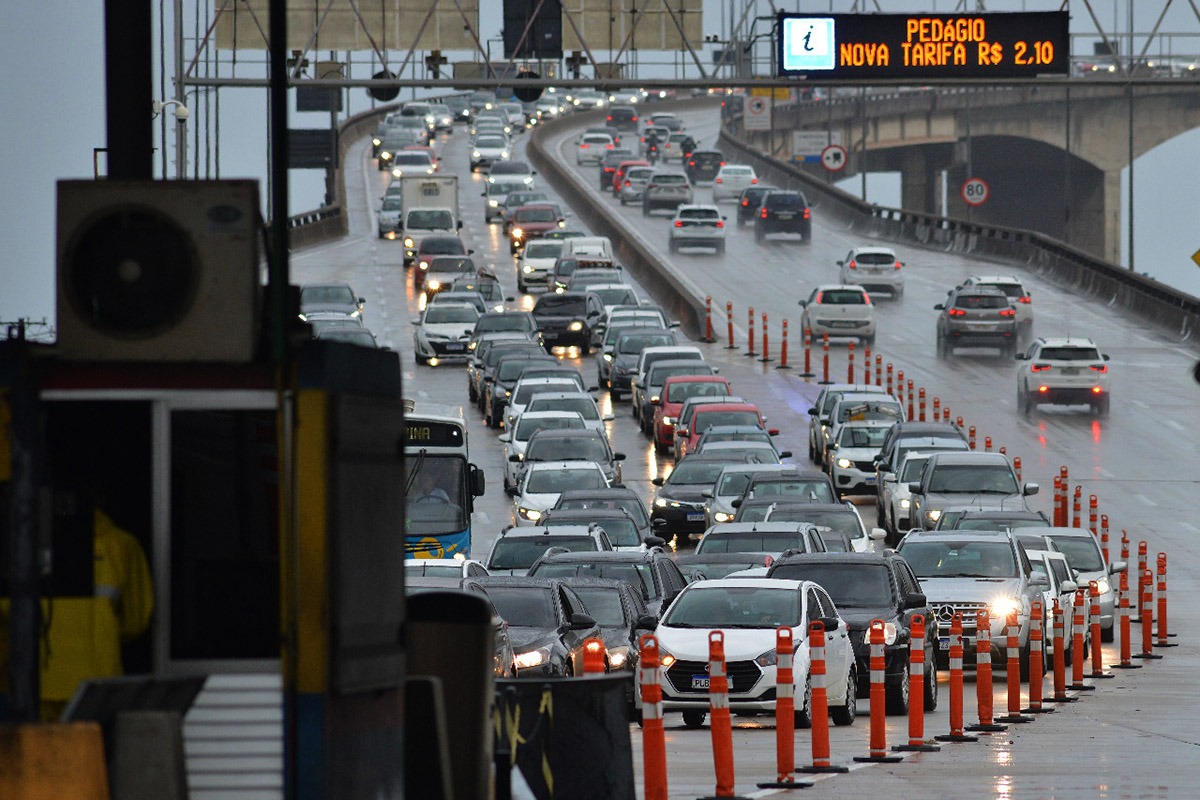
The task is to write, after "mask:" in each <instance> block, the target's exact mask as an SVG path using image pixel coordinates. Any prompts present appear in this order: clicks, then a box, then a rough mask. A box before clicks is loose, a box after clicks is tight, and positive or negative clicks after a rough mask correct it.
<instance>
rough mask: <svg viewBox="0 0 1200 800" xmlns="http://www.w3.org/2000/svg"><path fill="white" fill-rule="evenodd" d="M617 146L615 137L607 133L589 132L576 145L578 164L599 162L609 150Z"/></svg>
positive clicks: (576, 161) (576, 160)
mask: <svg viewBox="0 0 1200 800" xmlns="http://www.w3.org/2000/svg"><path fill="white" fill-rule="evenodd" d="M614 147H616V143H615V142H613V138H612V137H611V136H609V135H608V134H605V133H589V134H587V135H586V136H584V137H583V138H582V139H580V140H579V144H577V145H575V163H576V164H599V163H600V162H601V161H603V160H604V156H605V155H606V154H607V153H608V151H609V150H612V149H613V148H614Z"/></svg>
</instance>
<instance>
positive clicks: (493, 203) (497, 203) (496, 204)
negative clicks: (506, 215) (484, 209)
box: [488, 200, 500, 208]
mask: <svg viewBox="0 0 1200 800" xmlns="http://www.w3.org/2000/svg"><path fill="white" fill-rule="evenodd" d="M488 205H489V206H491V207H492V208H499V207H500V201H499V200H488Z"/></svg>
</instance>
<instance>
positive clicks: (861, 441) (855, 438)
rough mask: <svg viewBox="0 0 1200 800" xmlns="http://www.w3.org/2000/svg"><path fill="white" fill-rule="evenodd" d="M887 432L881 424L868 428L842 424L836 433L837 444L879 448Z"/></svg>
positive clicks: (840, 445)
mask: <svg viewBox="0 0 1200 800" xmlns="http://www.w3.org/2000/svg"><path fill="white" fill-rule="evenodd" d="M887 433H888V429H887V428H884V427H882V426H879V427H874V426H872V427H870V428H863V427H859V426H854V427H850V426H844V427H843V428H842V430H841V432H840V433H839V434H838V446H839V447H873V448H875V449H879V448H880V447H882V446H883V440H884V437H886V436H887Z"/></svg>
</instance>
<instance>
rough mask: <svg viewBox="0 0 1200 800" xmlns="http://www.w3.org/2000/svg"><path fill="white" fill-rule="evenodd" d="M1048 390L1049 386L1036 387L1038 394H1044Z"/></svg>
mask: <svg viewBox="0 0 1200 800" xmlns="http://www.w3.org/2000/svg"><path fill="white" fill-rule="evenodd" d="M1049 391H1050V387H1049V386H1039V387H1038V394H1046V393H1047V392H1049Z"/></svg>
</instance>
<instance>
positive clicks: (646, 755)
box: [638, 633, 667, 800]
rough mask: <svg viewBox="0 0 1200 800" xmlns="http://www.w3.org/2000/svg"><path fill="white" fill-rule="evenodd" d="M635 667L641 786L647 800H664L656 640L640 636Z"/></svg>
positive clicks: (663, 739) (664, 753) (664, 745)
mask: <svg viewBox="0 0 1200 800" xmlns="http://www.w3.org/2000/svg"><path fill="white" fill-rule="evenodd" d="M638 645H639V649H640V651H641V653H640V658H639V662H638V663H639V664H640V666H639V667H638V669H639V671H640V673H641V676H640V677H641V683H642V783H643V788H644V797H645V798H646V800H667V740H666V737H665V735H664V734H663V703H662V676H661V675H660V674H659V671H660V670H659V663H660V662H659V654H658V639H657V638H656V637H655V636H654V634H651V633H643V634H642V636H641V638H640V639H639V640H638Z"/></svg>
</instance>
